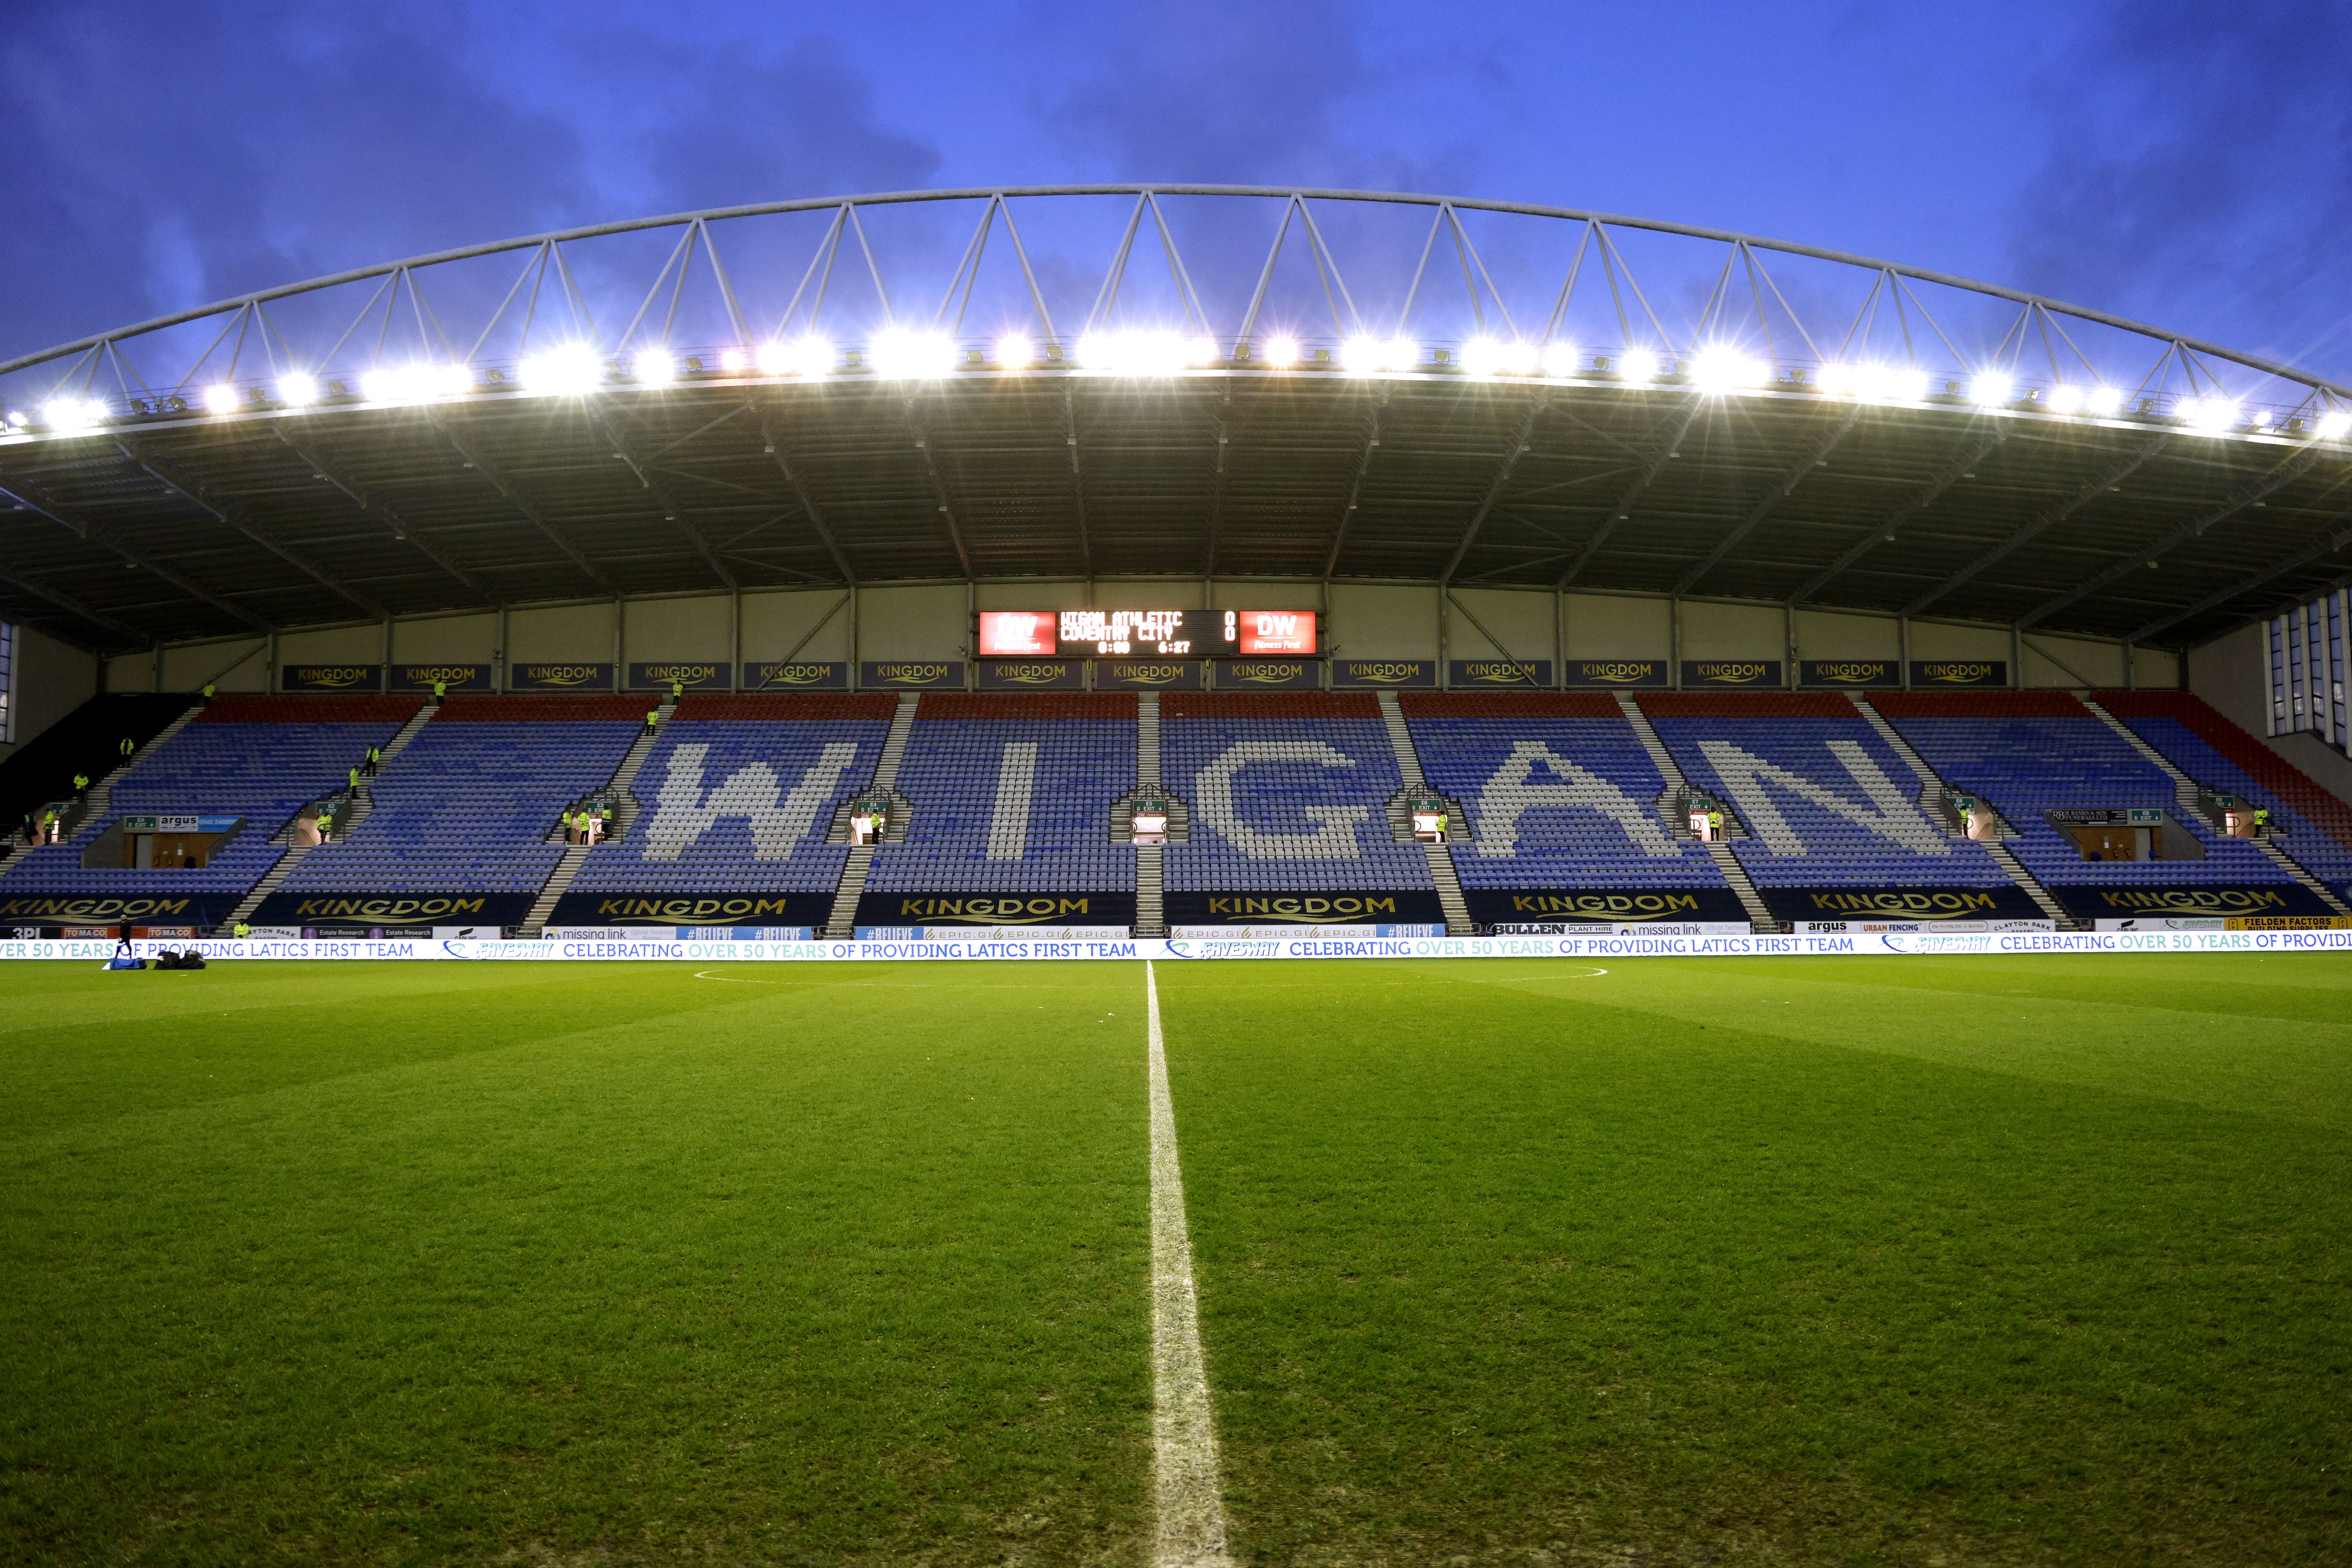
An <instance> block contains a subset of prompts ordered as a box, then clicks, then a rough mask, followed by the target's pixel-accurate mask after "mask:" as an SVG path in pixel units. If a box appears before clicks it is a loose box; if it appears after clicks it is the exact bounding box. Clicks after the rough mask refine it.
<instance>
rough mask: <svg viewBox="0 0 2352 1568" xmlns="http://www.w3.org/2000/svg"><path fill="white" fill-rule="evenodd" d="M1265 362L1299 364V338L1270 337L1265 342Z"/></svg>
mask: <svg viewBox="0 0 2352 1568" xmlns="http://www.w3.org/2000/svg"><path fill="white" fill-rule="evenodd" d="M1265 363H1268V364H1271V365H1285V366H1287V365H1294V364H1297V363H1298V340H1297V338H1268V339H1267V340H1266V344H1265Z"/></svg>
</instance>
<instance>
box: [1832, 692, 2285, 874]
mask: <svg viewBox="0 0 2352 1568" xmlns="http://www.w3.org/2000/svg"><path fill="white" fill-rule="evenodd" d="M1871 701H1872V706H1873V707H1874V708H1876V709H1877V710H1879V712H1880V713H1881V714H1883V715H1884V716H1885V718H1886V720H1887V721H1888V722H1890V723H1892V724H1893V725H1894V726H1895V730H1896V731H1898V732H1899V733H1900V734H1901V735H1902V736H1903V738H1904V740H1905V741H1906V742H1909V743H1910V745H1911V746H1912V748H1913V749H1914V750H1916V751H1917V752H1919V754H1920V755H1921V756H1922V757H1923V758H1925V759H1926V760H1927V764H1928V765H1929V766H1930V767H1932V768H1934V769H1935V770H1936V771H1937V773H1939V774H1941V775H1942V776H1943V778H1944V781H1945V782H1946V783H1947V784H1950V785H1951V786H1952V787H1953V788H1955V789H1958V790H1963V791H1968V792H1971V793H1975V794H1979V795H1983V796H1984V798H1985V799H1986V800H1988V801H1989V802H1990V803H1991V805H1992V806H1993V808H1994V809H1995V810H1997V811H1999V812H2000V815H2001V816H2003V817H2004V818H2005V819H2006V820H2007V821H2008V822H2009V824H2010V826H2011V827H2013V828H2015V829H2016V830H2017V832H2018V835H2019V836H2018V837H2016V838H2015V839H2014V840H2012V841H2011V844H2010V848H2011V850H2012V851H2013V852H2014V853H2015V854H2016V856H2017V858H2018V859H2019V860H2020V861H2021V862H2022V863H2023V864H2024V865H2025V867H2026V868H2027V869H2029V870H2031V871H2032V873H2033V874H2034V875H2035V876H2036V877H2038V878H2039V879H2042V881H2043V882H2045V883H2047V884H2050V885H2051V886H2053V887H2060V886H2066V885H2073V886H2095V887H2161V886H2183V887H2188V886H2218V885H2223V884H2228V885H2234V886H2258V885H2266V884H2284V885H2286V886H2288V887H2292V886H2294V884H2293V882H2292V880H2291V879H2289V878H2287V877H2286V875H2285V874H2284V872H2282V871H2281V870H2280V869H2279V868H2278V867H2277V866H2275V865H2273V863H2272V862H2271V860H2270V859H2269V858H2267V857H2265V856H2264V855H2263V853H2262V852H2261V851H2260V850H2258V849H2256V848H2255V847H2253V846H2252V845H2251V844H2248V843H2245V842H2243V841H2242V840H2239V839H2232V838H2228V837H2223V836H2222V835H2221V834H2220V833H2217V832H2216V831H2214V830H2213V829H2212V828H2211V827H2210V826H2208V825H2207V824H2206V823H2204V822H2202V821H2201V820H2199V819H2198V818H2197V817H2196V816H2194V814H2192V813H2189V812H2187V811H2183V810H2181V809H2179V805H2178V802H2177V801H2176V800H2175V798H2174V789H2173V784H2172V781H2171V780H2170V779H2169V778H2168V777H2167V776H2166V775H2165V773H2164V772H2163V770H2162V769H2160V768H2158V767H2157V766H2156V765H2155V764H2153V763H2150V762H2148V761H2147V759H2146V758H2144V757H2142V756H2141V755H2140V754H2139V753H2138V752H2135V751H2133V750H2132V748H2131V747H2130V745H2129V744H2128V743H2127V742H2125V741H2124V740H2123V739H2122V738H2121V737H2120V736H2118V735H2116V733H2115V732H2114V731H2111V730H2109V729H2108V728H2107V727H2106V726H2105V724H2103V723H2101V722H2100V721H2099V720H2098V719H2097V717H2096V716H2095V715H2094V714H2093V713H2092V712H2091V711H2090V710H2088V709H2086V708H2084V706H2083V705H2082V703H2080V702H2079V701H2077V700H2075V699H2074V697H2073V696H2071V695H2069V694H2067V693H2065V692H2032V691H1965V692H1964V691H1953V692H1894V691H1888V692H1879V693H1874V695H1873V697H1872V700H1871ZM2066 807H2092V808H2107V809H2125V808H2133V807H2138V808H2148V809H2157V810H2161V811H2164V812H2166V813H2167V814H2168V820H2169V821H2170V822H2171V823H2172V824H2175V825H2177V826H2179V828H2180V829H2181V830H2182V831H2184V832H2186V833H2188V834H2189V835H2190V836H2191V837H2193V838H2194V839H2195V840H2196V842H2197V844H2198V845H2199V846H2200V847H2202V848H2203V850H2204V856H2203V858H2196V859H2170V860H2141V861H2088V860H2085V859H2084V857H2083V853H2082V851H2081V850H2080V849H2079V848H2078V847H2076V845H2075V844H2074V841H2073V840H2072V839H2071V838H2069V837H2066V836H2065V835H2064V834H2063V833H2061V832H2059V831H2058V829H2057V828H2055V827H2053V826H2051V824H2050V822H2049V821H2048V819H2047V818H2046V816H2044V815H2043V814H2044V813H2045V812H2047V811H2050V810H2053V809H2060V808H2066Z"/></svg>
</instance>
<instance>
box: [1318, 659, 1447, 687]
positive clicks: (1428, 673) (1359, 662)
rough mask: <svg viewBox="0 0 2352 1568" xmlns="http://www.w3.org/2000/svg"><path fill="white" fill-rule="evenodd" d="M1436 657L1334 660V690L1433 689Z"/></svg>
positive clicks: (1332, 662)
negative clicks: (1379, 688) (1380, 688)
mask: <svg viewBox="0 0 2352 1568" xmlns="http://www.w3.org/2000/svg"><path fill="white" fill-rule="evenodd" d="M1436 684H1437V661H1436V660H1435V659H1433V658H1335V659H1333V660H1332V661H1331V689H1333V690H1334V691H1361V690H1366V689H1373V688H1378V687H1383V686H1385V687H1395V688H1409V687H1433V686H1435V685H1436Z"/></svg>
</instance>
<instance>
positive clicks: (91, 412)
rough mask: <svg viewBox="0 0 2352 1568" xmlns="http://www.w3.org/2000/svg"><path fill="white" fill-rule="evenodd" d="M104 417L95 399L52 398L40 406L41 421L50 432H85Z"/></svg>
mask: <svg viewBox="0 0 2352 1568" xmlns="http://www.w3.org/2000/svg"><path fill="white" fill-rule="evenodd" d="M105 417H106V405H105V404H103V403H101V402H100V401H99V400H98V399H97V398H95V397H53V398H51V399H49V401H47V403H44V404H42V405H41V420H42V422H43V423H44V424H46V425H47V426H48V427H49V428H50V429H52V430H87V429H89V428H90V426H94V425H96V424H97V423H98V422H99V421H100V420H101V419H103V418H105Z"/></svg>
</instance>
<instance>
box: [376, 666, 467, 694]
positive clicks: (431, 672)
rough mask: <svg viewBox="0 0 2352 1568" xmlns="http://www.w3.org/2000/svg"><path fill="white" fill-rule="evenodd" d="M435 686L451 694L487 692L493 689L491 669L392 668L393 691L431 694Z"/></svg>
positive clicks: (460, 667) (454, 667)
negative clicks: (429, 692) (443, 687)
mask: <svg viewBox="0 0 2352 1568" xmlns="http://www.w3.org/2000/svg"><path fill="white" fill-rule="evenodd" d="M436 685H440V686H446V687H447V688H448V689H450V690H452V691H488V689H490V685H491V682H490V667H489V666H488V665H487V664H395V665H394V666H393V667H392V680H391V682H390V688H389V689H392V690H394V691H430V690H432V689H433V688H434V687H435V686H436Z"/></svg>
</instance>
